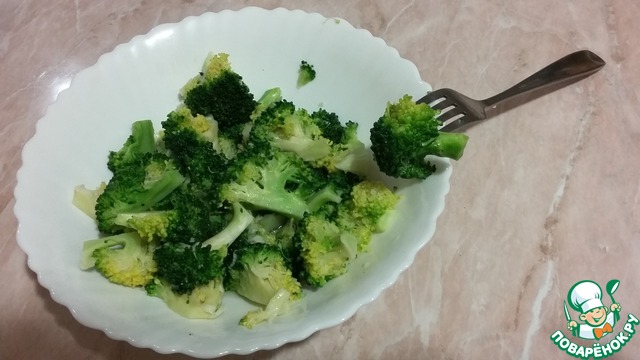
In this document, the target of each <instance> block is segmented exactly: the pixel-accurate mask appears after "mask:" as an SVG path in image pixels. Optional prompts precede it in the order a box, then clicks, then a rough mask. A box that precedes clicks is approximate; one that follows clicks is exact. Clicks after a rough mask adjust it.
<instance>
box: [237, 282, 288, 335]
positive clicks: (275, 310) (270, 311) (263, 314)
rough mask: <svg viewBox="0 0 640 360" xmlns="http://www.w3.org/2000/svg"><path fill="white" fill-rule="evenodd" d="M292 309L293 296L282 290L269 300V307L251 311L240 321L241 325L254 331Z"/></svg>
mask: <svg viewBox="0 0 640 360" xmlns="http://www.w3.org/2000/svg"><path fill="white" fill-rule="evenodd" d="M292 307H293V301H292V300H291V295H290V294H289V292H288V291H287V290H286V289H280V290H278V292H277V293H276V294H275V295H274V296H273V297H272V298H271V300H269V303H268V304H267V306H265V307H264V308H258V309H255V310H251V311H249V312H248V313H246V314H245V315H244V316H243V317H242V319H240V322H239V324H240V325H242V326H244V327H246V328H247V329H253V328H254V327H255V326H256V325H258V324H261V323H263V322H269V321H271V320H273V319H275V318H276V317H278V316H280V315H283V314H286V313H288V312H289V311H290V310H291V308H292Z"/></svg>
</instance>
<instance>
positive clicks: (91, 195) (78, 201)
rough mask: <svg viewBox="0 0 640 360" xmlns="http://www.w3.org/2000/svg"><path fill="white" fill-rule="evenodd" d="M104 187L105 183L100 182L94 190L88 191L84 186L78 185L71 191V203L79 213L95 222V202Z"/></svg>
mask: <svg viewBox="0 0 640 360" xmlns="http://www.w3.org/2000/svg"><path fill="white" fill-rule="evenodd" d="M106 186H107V183H106V182H104V181H102V182H100V185H98V187H97V188H95V189H89V188H87V187H86V186H85V185H78V186H76V187H75V188H74V189H73V198H72V200H71V202H72V203H73V205H74V206H75V207H77V208H78V209H79V210H80V211H82V212H83V213H85V214H86V215H87V216H88V217H90V218H92V219H94V220H95V219H96V202H97V201H98V197H99V196H100V194H102V192H103V191H104V188H105V187H106Z"/></svg>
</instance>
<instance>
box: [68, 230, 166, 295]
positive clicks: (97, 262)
mask: <svg viewBox="0 0 640 360" xmlns="http://www.w3.org/2000/svg"><path fill="white" fill-rule="evenodd" d="M80 267H81V269H83V270H88V269H91V268H93V267H95V269H96V270H98V271H99V272H100V273H101V274H102V275H104V277H106V278H107V279H109V281H111V282H113V283H116V284H119V285H124V286H129V287H137V286H144V285H146V284H147V283H149V282H150V281H151V280H152V279H153V277H154V275H155V272H156V269H157V267H156V263H155V262H154V260H153V249H152V247H151V246H149V244H148V243H147V242H146V241H144V240H143V239H141V238H140V237H139V236H138V235H137V234H136V233H132V232H128V233H122V234H118V235H112V236H108V237H104V238H101V239H94V240H88V241H85V242H84V245H83V248H82V262H81V266H80Z"/></svg>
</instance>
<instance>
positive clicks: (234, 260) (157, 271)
mask: <svg viewBox="0 0 640 360" xmlns="http://www.w3.org/2000/svg"><path fill="white" fill-rule="evenodd" d="M306 65H307V66H309V68H310V69H312V67H311V66H310V65H309V64H306ZM180 99H181V102H180V104H179V105H178V106H176V108H175V109H173V110H172V111H171V112H169V113H168V114H167V116H166V118H165V119H164V120H163V121H162V123H161V125H162V128H161V129H160V130H159V131H157V132H154V129H153V125H152V123H151V121H149V120H142V121H137V122H135V123H134V124H133V126H132V128H131V134H130V135H129V136H128V137H127V139H126V140H125V142H124V143H123V145H122V147H121V148H120V149H118V150H117V151H111V152H109V154H108V159H107V166H108V168H109V169H110V170H111V172H112V176H111V178H110V179H109V180H108V181H105V184H104V185H103V186H100V187H98V188H97V189H95V190H91V189H87V188H85V187H83V186H78V187H76V189H75V194H74V200H73V201H74V204H76V206H78V208H80V209H82V210H83V211H84V212H85V213H86V214H87V215H88V216H90V217H92V216H93V215H94V214H95V221H96V225H97V228H98V230H99V231H100V233H101V235H102V236H104V237H103V238H101V239H92V240H87V241H85V242H84V247H83V252H82V257H81V264H80V267H81V269H82V270H87V271H88V270H90V269H95V270H96V271H98V272H100V273H101V274H102V275H104V277H105V278H107V279H108V280H110V281H112V282H114V283H117V284H121V285H125V286H134V287H144V289H145V290H146V293H147V294H148V295H149V296H153V297H157V298H159V299H161V300H162V301H164V303H166V305H167V307H168V308H169V309H171V310H173V311H174V312H176V313H177V314H180V315H181V316H184V317H186V318H196V319H211V318H215V317H216V316H218V315H219V314H220V313H221V311H222V309H223V299H224V294H225V292H227V291H229V292H235V293H237V294H238V295H240V296H242V297H243V298H245V299H247V300H248V301H250V302H252V303H256V304H260V305H262V306H264V307H263V308H258V309H255V310H253V311H250V312H249V313H247V314H246V315H245V316H244V317H243V318H242V319H241V320H240V324H241V325H242V326H245V327H248V328H251V327H253V326H256V325H257V324H260V323H263V322H267V321H271V320H272V319H273V318H275V317H276V316H280V315H282V314H285V313H287V312H288V311H290V310H291V309H292V307H293V306H294V304H295V302H296V301H298V300H299V299H301V298H302V297H303V296H304V291H305V289H309V288H316V287H321V286H324V285H325V284H326V283H327V282H328V281H331V280H332V279H334V278H336V277H338V276H340V275H342V274H344V273H345V272H347V271H348V269H349V265H350V264H351V263H352V262H353V261H354V259H356V258H357V257H358V256H359V255H360V254H362V253H364V252H366V251H368V250H369V248H370V243H371V241H372V239H373V238H374V235H375V234H376V233H379V232H382V231H384V230H385V229H386V228H387V227H388V224H389V222H390V221H391V220H390V219H392V214H393V209H394V208H395V206H396V205H397V202H398V200H399V198H398V196H397V195H396V194H394V193H393V191H392V190H391V189H389V188H388V187H387V186H386V185H384V184H382V183H378V182H373V181H370V180H367V179H366V178H364V177H363V176H362V175H360V174H359V172H358V171H357V169H359V168H362V167H364V166H366V164H364V163H362V158H363V157H362V154H363V153H365V150H366V149H365V146H364V144H363V143H362V142H361V141H360V140H359V139H358V136H357V132H358V126H357V124H356V123H354V122H350V121H347V122H344V123H343V122H342V121H341V120H340V119H339V117H338V115H336V114H335V113H331V112H329V111H326V110H324V109H318V110H315V111H313V112H309V111H308V110H306V109H302V108H297V107H296V106H295V104H293V103H292V102H291V101H288V100H286V99H284V98H283V96H282V91H281V90H280V88H277V87H274V88H271V89H268V90H266V91H265V92H264V93H263V95H262V96H261V97H260V99H258V101H254V100H253V99H254V97H253V95H252V94H251V92H250V91H249V89H248V88H247V86H246V85H245V84H244V83H243V81H242V78H241V77H240V75H238V74H237V73H235V71H234V70H233V69H232V68H231V66H230V63H229V61H228V55H226V54H214V55H211V56H210V57H208V58H207V60H206V61H205V63H204V65H203V68H202V72H201V73H199V74H198V75H196V76H194V77H193V78H192V79H191V80H189V81H188V82H187V84H185V86H184V87H183V88H182V89H181V91H180Z"/></svg>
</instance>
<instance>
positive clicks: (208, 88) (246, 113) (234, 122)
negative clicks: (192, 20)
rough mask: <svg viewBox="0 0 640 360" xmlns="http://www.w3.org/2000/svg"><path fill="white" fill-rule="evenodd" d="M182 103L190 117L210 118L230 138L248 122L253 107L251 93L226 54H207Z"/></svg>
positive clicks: (187, 88)
mask: <svg viewBox="0 0 640 360" xmlns="http://www.w3.org/2000/svg"><path fill="white" fill-rule="evenodd" d="M183 94H184V99H183V101H184V104H185V105H186V106H187V107H188V108H189V109H190V110H191V112H192V113H193V115H194V116H195V115H197V114H200V115H204V116H212V117H213V119H214V120H216V121H217V122H218V126H219V129H220V131H221V132H222V133H225V134H229V135H230V136H231V137H232V138H233V137H235V136H237V135H238V134H239V133H240V132H241V127H242V126H244V124H246V123H248V122H250V121H251V119H250V116H251V114H252V113H253V110H254V108H255V106H256V102H255V100H254V98H253V94H252V93H251V91H250V90H249V88H248V87H247V85H246V84H245V83H244V81H243V80H242V77H241V76H240V75H238V74H237V73H236V72H235V71H234V70H233V69H232V68H231V65H230V63H229V55H228V54H224V53H222V54H214V55H210V56H209V57H208V58H207V59H206V60H205V63H204V65H203V71H202V73H201V75H199V76H196V77H195V78H194V79H192V80H191V81H190V82H189V83H188V84H187V85H185V88H184V89H183Z"/></svg>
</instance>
